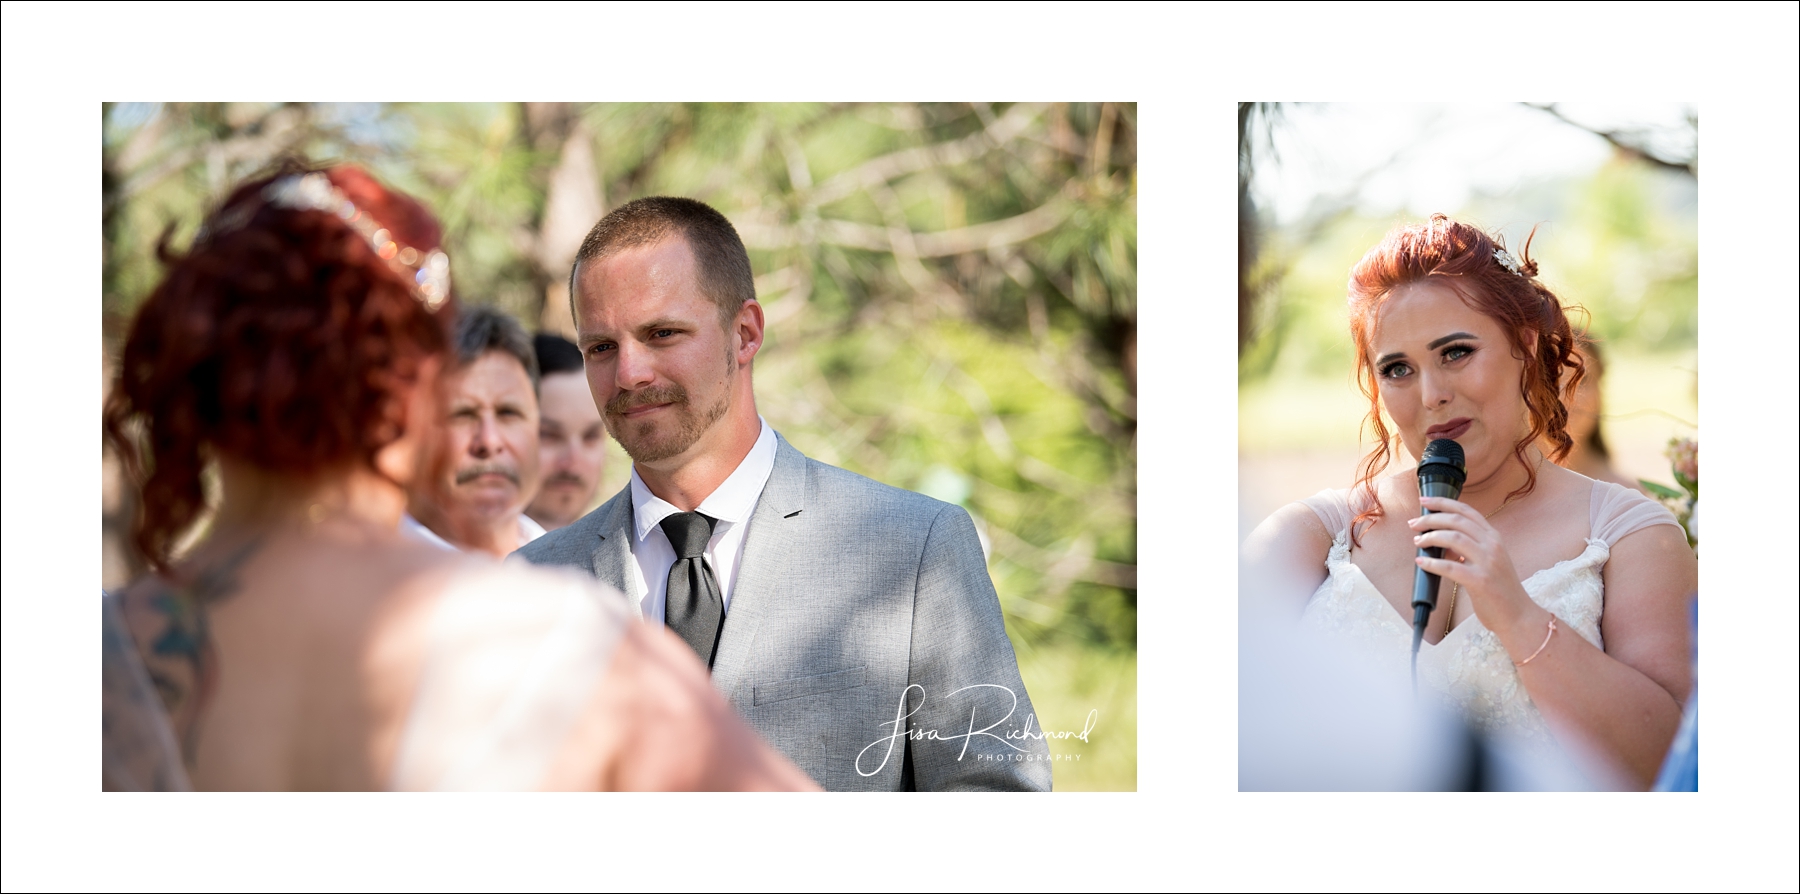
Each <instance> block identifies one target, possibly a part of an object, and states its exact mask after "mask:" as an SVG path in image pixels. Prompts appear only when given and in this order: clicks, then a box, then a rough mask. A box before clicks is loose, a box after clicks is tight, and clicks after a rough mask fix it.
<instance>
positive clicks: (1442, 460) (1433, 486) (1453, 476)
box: [1412, 438, 1469, 692]
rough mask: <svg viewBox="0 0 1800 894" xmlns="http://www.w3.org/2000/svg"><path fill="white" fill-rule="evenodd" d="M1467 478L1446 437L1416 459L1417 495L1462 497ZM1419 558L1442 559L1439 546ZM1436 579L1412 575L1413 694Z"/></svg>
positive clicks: (1457, 450)
mask: <svg viewBox="0 0 1800 894" xmlns="http://www.w3.org/2000/svg"><path fill="white" fill-rule="evenodd" d="M1468 476H1469V470H1468V466H1466V465H1465V464H1464V463H1463V449H1462V445H1461V444H1458V443H1456V442H1455V441H1452V440H1449V439H1448V438H1439V439H1438V440H1435V441H1432V442H1431V443H1430V444H1427V445H1425V454H1424V455H1423V456H1421V457H1419V496H1421V497H1444V498H1446V499H1451V500H1454V499H1456V498H1457V497H1459V496H1461V495H1462V486H1463V481H1465V480H1467V478H1468ZM1419 514H1420V516H1426V515H1430V514H1431V510H1429V509H1421V510H1420V512H1419ZM1419 555H1421V556H1429V557H1430V558H1433V559H1441V558H1443V557H1444V548H1443V547H1441V546H1431V547H1424V546H1422V547H1419ZM1437 594H1438V576H1437V575H1435V574H1432V573H1430V572H1428V571H1426V570H1425V569H1423V568H1420V569H1417V573H1415V574H1414V575H1413V597H1412V605H1413V639H1412V676H1413V691H1414V692H1417V691H1418V689H1419V643H1421V642H1423V641H1424V639H1425V623H1426V621H1427V620H1428V619H1429V618H1430V617H1431V612H1432V610H1433V609H1435V608H1437Z"/></svg>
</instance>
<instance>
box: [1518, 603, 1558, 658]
mask: <svg viewBox="0 0 1800 894" xmlns="http://www.w3.org/2000/svg"><path fill="white" fill-rule="evenodd" d="M1555 635H1556V616H1555V615H1551V616H1550V629H1549V630H1548V631H1547V632H1545V633H1544V644H1543V645H1541V646H1538V647H1537V651H1536V652H1533V653H1531V658H1536V657H1538V656H1539V655H1542V654H1544V650H1545V649H1547V648H1549V647H1550V637H1553V636H1555ZM1531 658H1527V659H1525V660H1524V661H1515V662H1513V667H1524V666H1525V665H1527V664H1530V663H1531Z"/></svg>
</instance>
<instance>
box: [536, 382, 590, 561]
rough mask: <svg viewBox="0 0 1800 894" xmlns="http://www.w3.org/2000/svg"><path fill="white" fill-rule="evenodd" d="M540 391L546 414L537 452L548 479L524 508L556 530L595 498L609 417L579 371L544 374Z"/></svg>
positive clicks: (576, 515) (548, 527)
mask: <svg viewBox="0 0 1800 894" xmlns="http://www.w3.org/2000/svg"><path fill="white" fill-rule="evenodd" d="M538 395H539V401H538V406H539V409H540V410H541V411H542V416H543V418H542V420H541V421H540V423H539V424H538V456H539V457H541V460H542V462H541V468H542V470H543V475H544V484H543V487H542V488H541V489H540V490H539V491H538V495H537V499H535V500H533V501H531V507H530V508H529V509H527V510H525V511H526V513H527V514H528V515H530V516H531V517H532V518H534V519H536V520H537V522H538V524H541V525H543V526H544V527H545V528H547V529H550V530H555V529H557V528H560V527H563V526H564V525H567V524H569V523H570V522H573V521H574V520H576V519H578V518H580V517H581V515H582V513H584V512H586V511H587V508H588V506H590V505H592V504H593V500H594V492H595V491H597V490H599V489H600V472H601V470H602V469H603V468H604V467H605V464H606V422H605V420H603V419H601V418H600V411H599V410H598V409H597V408H595V406H594V396H593V394H591V393H589V391H588V384H587V378H586V377H585V376H583V375H582V374H581V373H578V372H568V373H557V374H555V375H549V376H545V377H544V378H543V380H542V381H541V382H540V383H539V384H538Z"/></svg>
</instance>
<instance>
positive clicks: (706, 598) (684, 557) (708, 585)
mask: <svg viewBox="0 0 1800 894" xmlns="http://www.w3.org/2000/svg"><path fill="white" fill-rule="evenodd" d="M716 523H717V519H713V518H709V517H707V516H704V515H701V514H700V513H698V512H677V513H675V514H674V515H671V516H669V517H668V518H665V519H663V520H662V529H663V533H664V534H667V535H668V536H669V545H670V546H673V547H675V564H674V565H671V566H669V590H668V598H667V600H666V601H665V602H664V606H665V607H664V609H663V620H664V621H665V622H666V623H667V624H668V625H669V629H670V630H673V631H675V635H676V636H679V637H681V638H682V639H684V640H686V641H687V644H688V645H689V646H692V647H693V649H694V653H695V654H697V655H699V656H700V660H701V661H704V662H706V666H707V667H708V668H710V667H712V661H713V651H714V650H715V649H717V648H718V646H719V628H720V626H721V625H722V624H724V622H725V598H724V594H723V593H722V592H720V590H719V581H718V578H715V577H713V570H712V567H711V566H709V565H707V564H706V557H705V556H706V544H707V542H708V541H710V540H712V531H713V525H714V524H716Z"/></svg>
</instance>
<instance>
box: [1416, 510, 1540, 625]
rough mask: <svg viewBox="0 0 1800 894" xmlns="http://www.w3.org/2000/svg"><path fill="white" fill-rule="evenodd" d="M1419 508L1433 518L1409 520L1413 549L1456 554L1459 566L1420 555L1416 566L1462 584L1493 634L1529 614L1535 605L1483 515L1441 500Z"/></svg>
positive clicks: (1451, 561) (1492, 528)
mask: <svg viewBox="0 0 1800 894" xmlns="http://www.w3.org/2000/svg"><path fill="white" fill-rule="evenodd" d="M1419 505H1421V506H1423V507H1424V508H1426V509H1429V510H1431V514H1430V515H1423V516H1420V517H1418V518H1412V519H1408V520H1407V522H1406V524H1407V525H1408V526H1409V527H1411V528H1412V530H1413V545H1414V546H1423V547H1428V546H1437V547H1443V549H1444V551H1445V555H1446V556H1448V555H1449V554H1450V553H1456V554H1457V555H1460V556H1462V561H1460V562H1458V561H1453V560H1451V559H1449V558H1443V559H1432V558H1427V557H1425V556H1419V557H1417V558H1415V559H1414V560H1413V561H1414V563H1415V564H1417V565H1418V566H1419V567H1420V568H1423V569H1425V570H1426V571H1429V572H1431V573H1432V574H1436V575H1438V576H1439V577H1442V578H1445V579H1447V580H1452V581H1455V582H1457V583H1459V584H1461V585H1462V589H1463V592H1464V593H1467V594H1469V604H1470V606H1471V607H1472V608H1473V609H1474V610H1475V616H1476V617H1478V618H1480V619H1481V623H1482V626H1484V627H1486V628H1488V629H1489V630H1492V631H1495V632H1496V633H1498V632H1500V631H1501V630H1502V629H1504V628H1505V627H1508V626H1511V625H1512V623H1514V622H1515V621H1517V620H1518V619H1519V616H1520V614H1522V613H1524V612H1526V611H1529V609H1530V608H1531V607H1532V606H1533V605H1534V603H1533V602H1532V601H1531V597H1530V596H1527V595H1526V594H1525V587H1524V585H1523V584H1521V583H1519V575H1518V572H1517V571H1516V570H1514V568H1513V563H1512V557H1511V556H1509V555H1507V552H1506V544H1505V543H1504V542H1502V541H1501V538H1500V532H1499V531H1496V530H1494V526H1493V525H1490V524H1488V521H1487V519H1486V518H1484V517H1482V515H1481V513H1479V512H1477V511H1475V508H1474V507H1472V506H1470V505H1468V504H1467V503H1459V502H1457V501H1455V500H1449V499H1445V498H1443V497H1420V498H1419Z"/></svg>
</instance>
